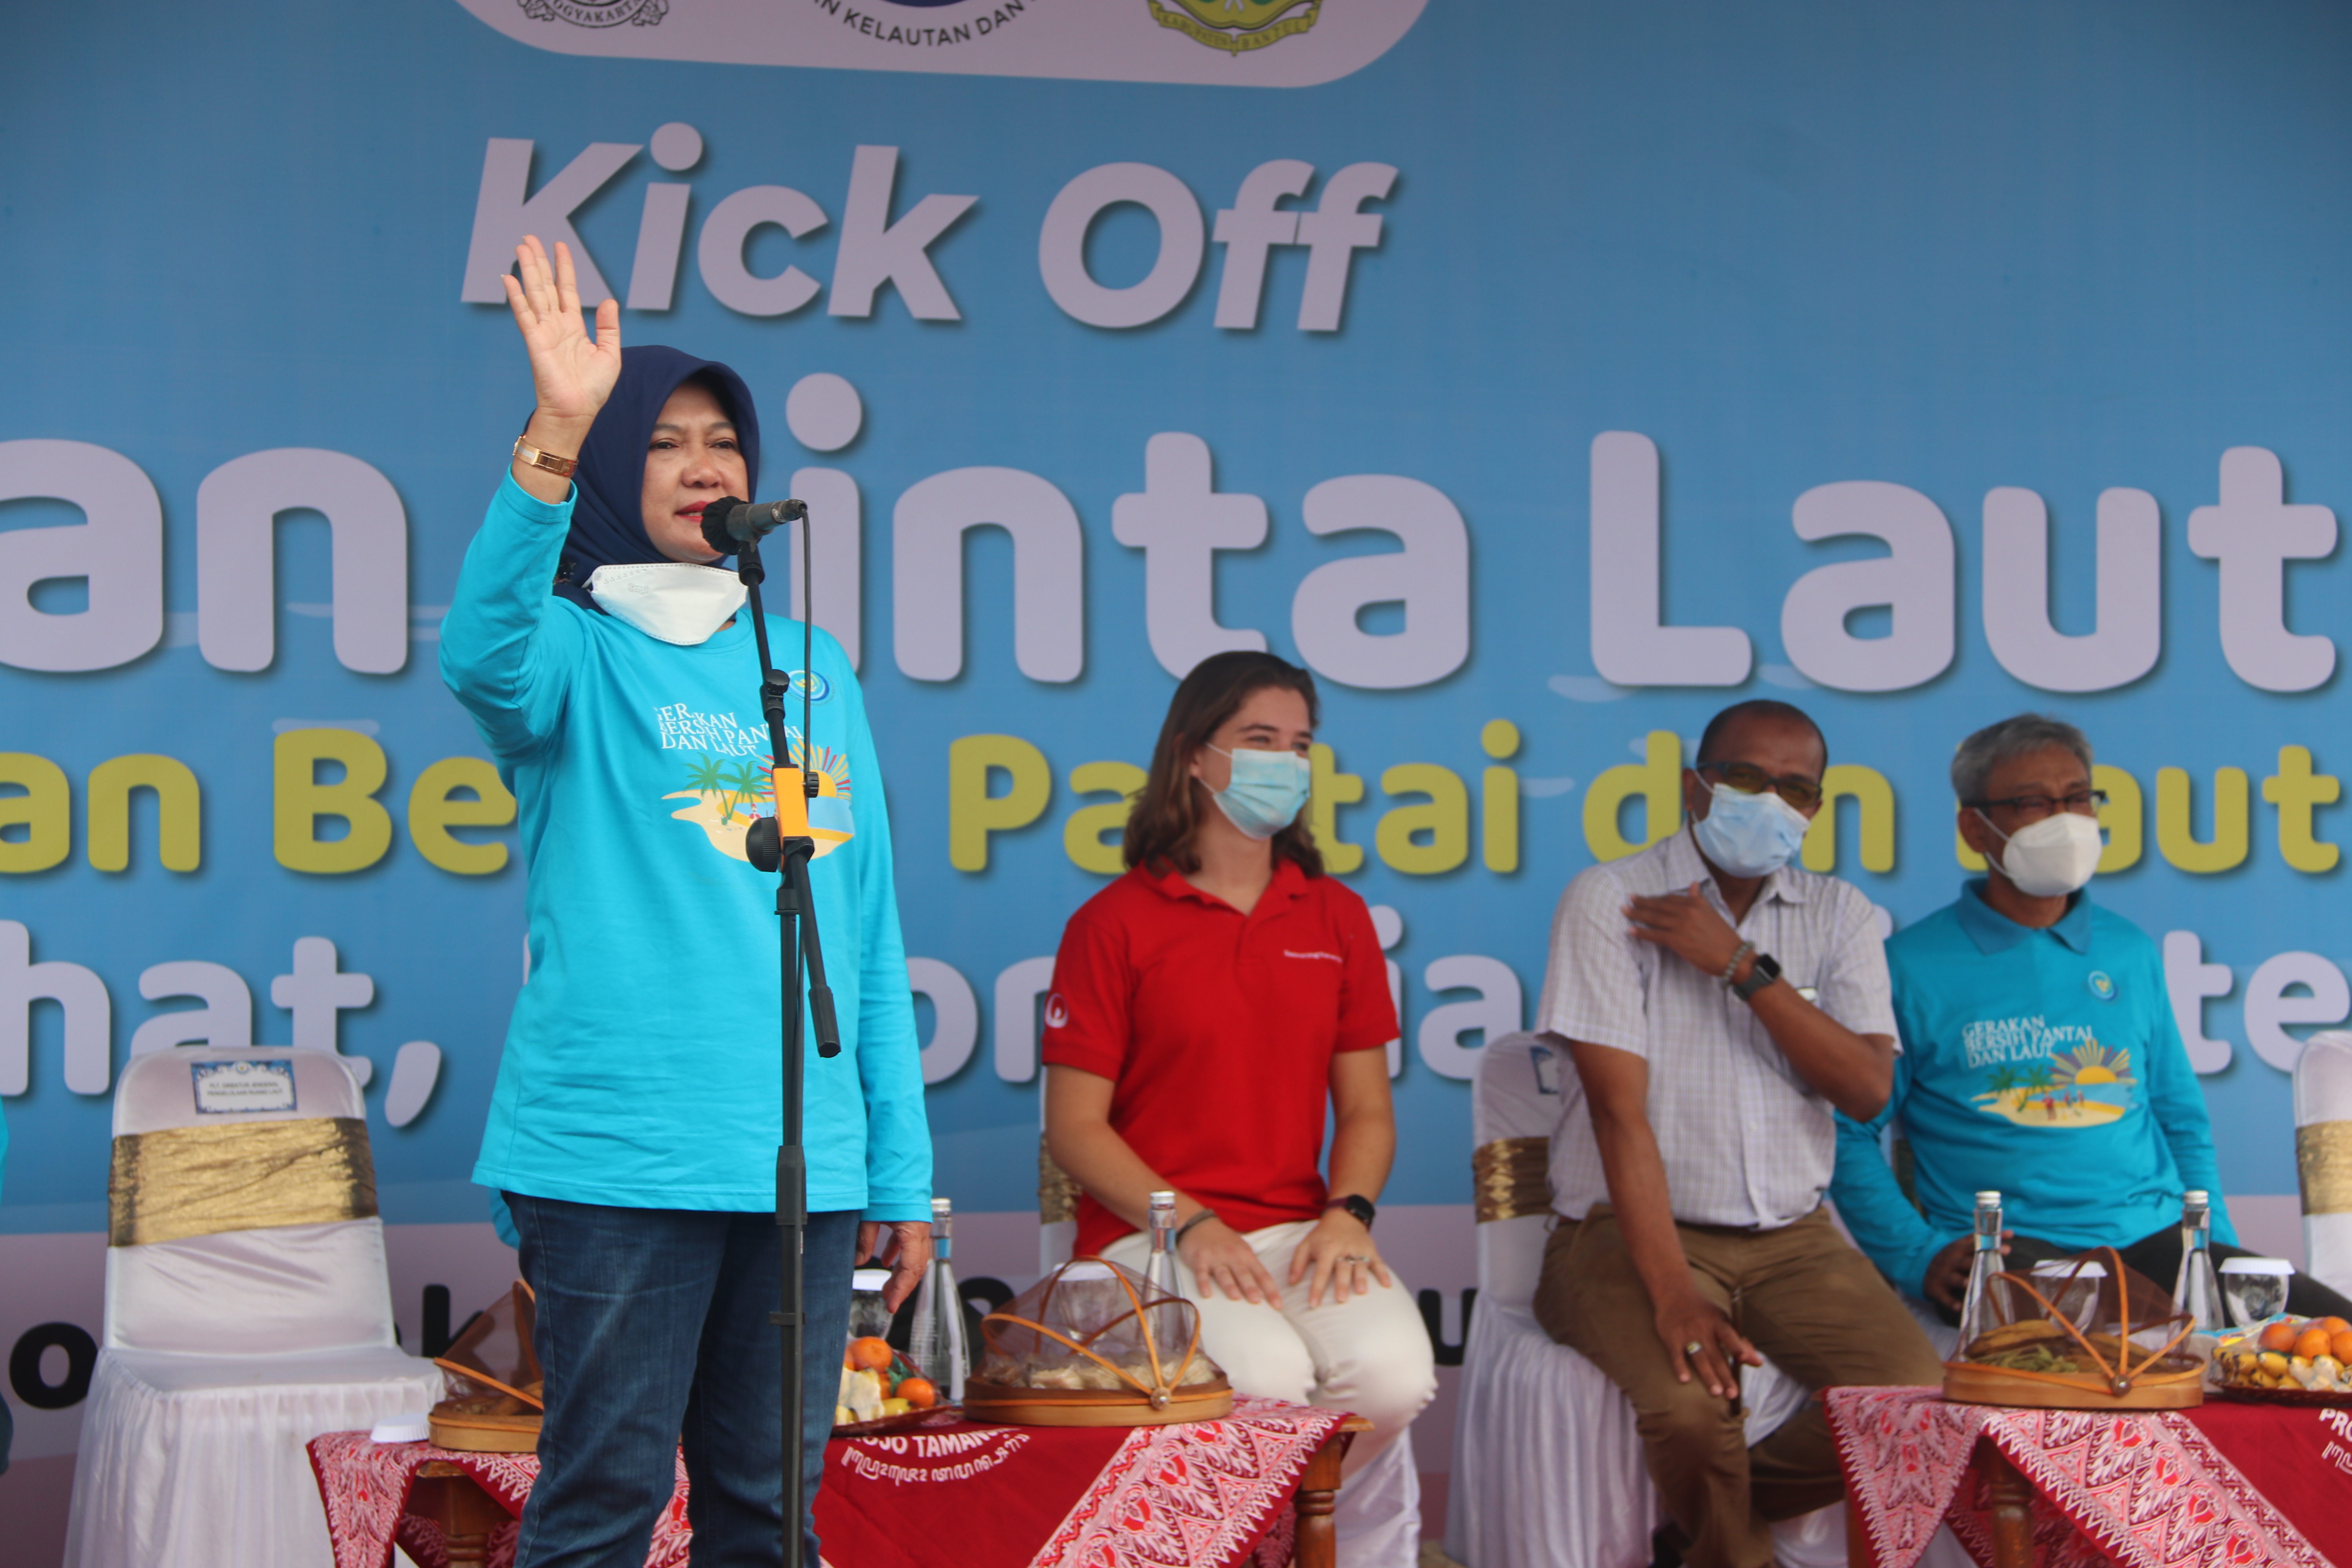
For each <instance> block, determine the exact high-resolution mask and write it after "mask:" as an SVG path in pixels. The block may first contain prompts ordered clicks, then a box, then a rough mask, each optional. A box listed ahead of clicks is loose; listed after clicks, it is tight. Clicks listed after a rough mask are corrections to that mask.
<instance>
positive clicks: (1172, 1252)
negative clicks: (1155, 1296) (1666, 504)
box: [1143, 1192, 1184, 1297]
mask: <svg viewBox="0 0 2352 1568" xmlns="http://www.w3.org/2000/svg"><path fill="white" fill-rule="evenodd" d="M1143 1282H1144V1283H1145V1284H1146V1285H1148V1286H1150V1287H1151V1289H1152V1290H1157V1291H1158V1292H1159V1293H1160V1295H1163V1296H1180V1297H1181V1295H1183V1294H1184V1292H1183V1291H1181V1290H1179V1289H1177V1288H1176V1194H1174V1193H1170V1192H1159V1193H1154V1194H1151V1257H1150V1260H1149V1261H1147V1262H1146V1263H1145V1264H1144V1266H1143ZM1150 1293H1151V1292H1150V1290H1147V1291H1146V1292H1145V1294H1146V1295H1147V1296H1148V1295H1150Z"/></svg>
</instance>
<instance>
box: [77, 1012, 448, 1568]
mask: <svg viewBox="0 0 2352 1568" xmlns="http://www.w3.org/2000/svg"><path fill="white" fill-rule="evenodd" d="M239 1060H244V1061H284V1062H287V1063H289V1064H290V1065H291V1067H292V1070H293V1073H294V1086H295V1107H294V1109H293V1110H289V1111H240V1112H236V1113H233V1114H231V1115H223V1114H217V1113H215V1114H210V1115H205V1114H202V1113H199V1112H198V1111H197V1110H196V1108H195V1094H194V1083H193V1079H192V1078H191V1076H190V1069H191V1068H193V1067H194V1065H196V1064H198V1063H202V1062H213V1061H239ZM365 1114H366V1108H365V1105H364V1102H363V1101H362V1099H361V1096H360V1090H359V1085H358V1083H357V1082H356V1081H355V1080H354V1079H352V1074H351V1069H350V1068H348V1067H346V1066H345V1065H344V1064H343V1062H342V1060H341V1058H339V1057H336V1056H334V1055H333V1054H331V1053H330V1052H324V1051H310V1050H293V1049H289V1048H285V1047H248V1048H246V1049H242V1050H222V1049H210V1048H205V1049H194V1048H175V1049H173V1050H169V1051H158V1052H154V1053H151V1054H150V1055H147V1056H143V1057H140V1058H135V1059H133V1060H132V1061H131V1064H130V1066H128V1067H127V1068H124V1069H123V1072H122V1077H121V1080H120V1082H119V1083H118V1084H117V1086H116V1089H115V1099H114V1131H115V1133H116V1135H117V1136H123V1135H127V1134H135V1133H143V1132H153V1131H163V1130H166V1129H170V1128H175V1127H188V1126H197V1125H205V1124H213V1125H225V1124H231V1123H234V1124H237V1125H250V1124H253V1123H256V1122H264V1121H298V1120H302V1119H305V1118H311V1117H354V1118H356V1117H363V1116H364V1115H365ZM106 1264H107V1268H106V1336H105V1347H104V1348H103V1349H102V1350H101V1351H100V1352H99V1359H98V1367H97V1370H96V1372H95V1373H94V1374H93V1375H92V1377H91V1379H90V1394H89V1403H88V1405H86V1406H85V1408H84V1413H83V1416H82V1428H81V1449H80V1457H79V1460H78V1461H77V1463H76V1465H75V1468H74V1490H73V1504H72V1516H71V1521H70V1523H69V1524H68V1533H67V1537H66V1563H67V1565H68V1568H215V1565H216V1564H220V1563H270V1564H273V1565H276V1564H287V1565H289V1568H302V1565H308V1564H316V1565H317V1568H331V1563H332V1560H333V1556H332V1552H331V1550H330V1547H329V1544H328V1539H327V1522H326V1515H325V1513H324V1512H323V1510H321V1509H320V1504H319V1490H318V1485H317V1483H316V1481H315V1480H313V1479H312V1477H311V1474H310V1459H309V1457H308V1456H307V1455H306V1454H305V1453H304V1451H303V1445H304V1444H305V1443H307V1442H308V1441H309V1440H310V1438H312V1437H314V1436H318V1435H319V1434H320V1433H321V1432H334V1431H343V1430H349V1429H351V1428H353V1427H359V1426H373V1425H374V1424H375V1423H376V1422H378V1421H381V1420H385V1419H387V1418H389V1417H392V1416H395V1415H404V1414H411V1413H416V1412H421V1411H424V1410H425V1409H427V1408H429V1407H430V1406H431V1405H432V1404H433V1402H434V1401H435V1400H436V1399H438V1398H440V1397H441V1394H442V1389H443V1384H442V1376H441V1373H440V1370H439V1369H438V1368H437V1367H436V1366H434V1365H433V1364H432V1363H430V1362H425V1361H420V1360H418V1359H416V1358H415V1357H413V1356H409V1355H405V1354H404V1353H402V1352H401V1351H400V1350H399V1349H397V1348H396V1346H395V1345H394V1337H393V1331H392V1291H391V1287H390V1284H389V1281H388V1279H387V1277H386V1273H385V1268H384V1256H383V1224H382V1222H381V1221H379V1220H377V1219H375V1218H373V1217H370V1218H366V1219H358V1220H346V1221H341V1222H338V1223H333V1224H322V1225H299V1226H276V1227H272V1228H270V1229H266V1230H245V1231H226V1232H222V1233H219V1234H216V1235H213V1236H204V1237H188V1238H186V1239H184V1240H176V1241H160V1242H150V1243H146V1244H143V1245H139V1246H128V1247H110V1248H108V1250H107V1259H106Z"/></svg>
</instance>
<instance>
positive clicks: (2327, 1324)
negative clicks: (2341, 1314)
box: [2311, 1318, 2352, 1339]
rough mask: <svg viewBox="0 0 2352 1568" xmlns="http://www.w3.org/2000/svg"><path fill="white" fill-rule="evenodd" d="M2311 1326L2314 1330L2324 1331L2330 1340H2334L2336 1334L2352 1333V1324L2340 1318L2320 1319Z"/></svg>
mask: <svg viewBox="0 0 2352 1568" xmlns="http://www.w3.org/2000/svg"><path fill="white" fill-rule="evenodd" d="M2311 1326H2312V1327H2313V1328H2315V1329H2326V1331H2327V1337H2328V1338H2330V1339H2334V1338H2335V1337H2336V1335H2337V1334H2341V1333H2352V1323H2347V1322H2346V1321H2344V1320H2343V1319H2341V1318H2322V1319H2320V1320H2319V1321H2317V1322H2315V1323H2314V1324H2312V1325H2311Z"/></svg>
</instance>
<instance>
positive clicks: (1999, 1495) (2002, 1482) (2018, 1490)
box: [1980, 1438, 2033, 1568]
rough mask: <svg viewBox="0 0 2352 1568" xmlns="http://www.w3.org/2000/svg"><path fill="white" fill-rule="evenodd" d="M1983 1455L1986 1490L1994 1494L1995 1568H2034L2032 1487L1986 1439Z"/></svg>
mask: <svg viewBox="0 0 2352 1568" xmlns="http://www.w3.org/2000/svg"><path fill="white" fill-rule="evenodd" d="M1980 1452H1981V1453H1982V1455H1983V1458H1984V1466H1985V1481H1986V1489H1987V1490H1988V1491H1990V1493H1991V1494H1992V1496H1991V1501H1992V1560H1993V1564H1994V1568H2033V1486H2032V1482H2030V1481H2028V1480H2027V1479H2025V1478H2024V1477H2023V1476H2021V1475H2019V1474H2018V1473H2017V1467H2016V1466H2015V1465H2012V1464H2011V1463H2010V1462H2009V1456H2008V1455H2006V1454H2004V1453H2002V1452H2001V1451H2000V1447H1999V1446H1998V1445H1996V1444H1995V1443H1993V1442H1992V1440H1991V1439H1990V1438H1987V1439H1985V1441H1984V1445H1983V1447H1982V1449H1981V1450H1980Z"/></svg>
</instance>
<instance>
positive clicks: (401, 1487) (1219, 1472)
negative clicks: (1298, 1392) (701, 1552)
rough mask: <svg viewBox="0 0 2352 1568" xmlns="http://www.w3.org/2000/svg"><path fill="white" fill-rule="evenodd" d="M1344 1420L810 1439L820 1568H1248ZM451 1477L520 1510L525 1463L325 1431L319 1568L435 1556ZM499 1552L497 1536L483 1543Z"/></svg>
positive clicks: (376, 1567)
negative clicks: (424, 1492)
mask: <svg viewBox="0 0 2352 1568" xmlns="http://www.w3.org/2000/svg"><path fill="white" fill-rule="evenodd" d="M1345 1418H1346V1416H1345V1414H1344V1413H1343V1412H1339V1411H1333V1410H1315V1409H1309V1408H1307V1406H1304V1405H1286V1404H1285V1403H1283V1402H1282V1401H1280V1400H1278V1399H1240V1400H1236V1401H1235V1402H1234V1414H1233V1415H1231V1416H1230V1417H1228V1418H1227V1419H1225V1420H1223V1421H1194V1422H1187V1423H1184V1424H1182V1425H1180V1426H1138V1427H1132V1428H1118V1427H1055V1426H973V1425H971V1423H969V1422H966V1421H963V1420H961V1419H959V1418H958V1417H957V1416H955V1415H952V1414H950V1413H948V1412H945V1411H942V1412H940V1414H939V1415H936V1416H934V1417H933V1418H932V1419H931V1420H930V1421H929V1422H928V1423H926V1424H925V1425H924V1426H919V1427H917V1428H915V1429H912V1430H909V1431H903V1432H898V1433H893V1434H890V1435H888V1436H878V1437H860V1438H856V1439H854V1440H843V1441H835V1442H834V1443H831V1444H829V1445H827V1446H826V1449H825V1469H824V1489H823V1490H822V1491H820V1492H818V1493H817V1503H816V1521H817V1533H818V1535H819V1536H820V1537H821V1538H822V1539H823V1540H824V1556H825V1561H826V1562H827V1563H832V1564H834V1565H835V1568H913V1565H916V1564H924V1565H929V1564H934V1563H938V1562H939V1561H940V1552H941V1550H942V1549H943V1548H944V1547H950V1546H951V1547H952V1550H953V1556H954V1560H955V1561H956V1563H958V1564H959V1568H1238V1565H1239V1564H1241V1563H1244V1562H1250V1561H1253V1560H1255V1563H1257V1564H1259V1565H1260V1568H1281V1565H1282V1564H1286V1563H1288V1562H1289V1561H1290V1542H1291V1533H1292V1525H1293V1520H1292V1514H1291V1507H1290V1504H1291V1500H1292V1498H1293V1497H1294V1495H1295V1494H1296V1493H1297V1489H1298V1482H1299V1479H1300V1477H1302V1476H1303V1475H1304V1474H1305V1473H1306V1469H1307V1461H1308V1460H1309V1459H1311V1458H1314V1456H1315V1452H1316V1450H1317V1449H1318V1448H1320V1447H1322V1446H1323V1444H1324V1443H1325V1442H1326V1441H1327V1440H1328V1439H1329V1437H1330V1436H1331V1435H1332V1433H1333V1431H1334V1430H1335V1429H1336V1428H1337V1427H1338V1426H1339V1423H1340V1422H1341V1421H1342V1420H1344V1419H1345ZM434 1459H441V1460H445V1461H446V1462H448V1463H450V1464H454V1465H457V1466H458V1467H459V1468H462V1469H464V1470H465V1471H466V1473H467V1474H468V1475H470V1476H472V1477H473V1478H474V1479H476V1480H478V1481H479V1482H480V1483H481V1485H482V1487H483V1489H485V1490H486V1491H488V1493H489V1494H490V1495H491V1496H492V1497H494V1498H496V1499H497V1500H499V1502H500V1503H501V1504H503V1505H504V1506H505V1508H506V1509H507V1510H508V1511H509V1513H512V1514H514V1515H516V1516H517V1517H518V1518H520V1516H521V1513H522V1505H523V1501H524V1500H525V1499H527V1498H528V1497H530V1487H531V1482H532V1481H534V1480H536V1479H538V1476H539V1461H538V1460H537V1459H535V1458H532V1457H531V1456H530V1455H528V1454H461V1453H456V1452H453V1451H451V1450H449V1449H446V1448H437V1447H434V1446H433V1445H432V1444H430V1443H394V1444H377V1443H372V1442H370V1441H369V1440H368V1436H367V1434H366V1433H364V1432H334V1433H330V1434H328V1435H327V1436H323V1437H319V1438H316V1439H314V1440H313V1441H312V1442H311V1444H310V1467H311V1468H312V1469H313V1470H315V1471H317V1472H318V1476H319V1490H320V1496H321V1497H322V1498H323V1499H324V1500H325V1503H326V1510H327V1527H328V1530H329V1531H330V1533H331V1535H332V1536H333V1538H334V1547H335V1568H385V1565H386V1564H387V1563H390V1562H391V1559H392V1546H393V1542H394V1541H395V1540H397V1541H398V1542H399V1543H400V1546H401V1548H402V1550H404V1551H405V1552H407V1553H408V1554H409V1555H410V1556H411V1557H413V1558H415V1560H416V1561H417V1563H419V1564H420V1568H443V1565H444V1564H445V1563H446V1561H447V1556H446V1552H445V1551H444V1549H443V1547H442V1543H441V1539H440V1532H439V1531H438V1530H437V1529H436V1528H435V1527H434V1526H433V1525H432V1523H431V1522H430V1521H425V1520H423V1519H418V1518H415V1517H410V1516H408V1515H407V1514H406V1511H405V1510H406V1507H407V1503H408V1493H409V1489H410V1487H411V1486H412V1485H413V1484H414V1482H415V1476H416V1472H417V1470H418V1468H421V1467H422V1466H423V1465H425V1463H426V1462H427V1461H429V1460H434ZM688 1539H689V1534H688V1529H687V1524H686V1469H685V1467H684V1465H683V1464H681V1465H680V1466H679V1468H678V1474H677V1495H676V1496H674V1497H673V1498H672V1499H671V1500H670V1505H669V1507H668V1508H667V1510H664V1511H663V1514H662V1518H661V1522H660V1524H659V1525H658V1526H657V1527H656V1530H655V1531H654V1548H653V1552H652V1553H651V1554H650V1555H649V1556H647V1558H646V1564H647V1568H684V1565H685V1563H686V1562H687V1544H688ZM513 1557H514V1531H513V1529H512V1527H508V1528H506V1529H503V1530H501V1531H499V1533H498V1534H497V1536H495V1537H494V1538H493V1540H492V1542H491V1562H492V1563H493V1564H494V1565H499V1564H505V1563H511V1562H512V1561H513Z"/></svg>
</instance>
